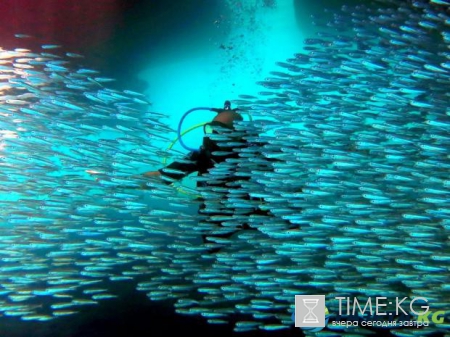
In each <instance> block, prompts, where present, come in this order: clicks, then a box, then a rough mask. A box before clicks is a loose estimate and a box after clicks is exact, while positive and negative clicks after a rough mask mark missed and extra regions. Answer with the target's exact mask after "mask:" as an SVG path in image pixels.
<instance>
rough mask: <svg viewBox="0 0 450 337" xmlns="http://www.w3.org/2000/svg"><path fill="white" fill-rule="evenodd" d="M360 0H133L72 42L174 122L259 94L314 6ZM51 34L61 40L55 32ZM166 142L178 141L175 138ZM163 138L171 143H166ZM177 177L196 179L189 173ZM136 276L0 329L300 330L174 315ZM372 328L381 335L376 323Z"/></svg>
mask: <svg viewBox="0 0 450 337" xmlns="http://www.w3.org/2000/svg"><path fill="white" fill-rule="evenodd" d="M357 3H367V1H333V0H327V1H323V2H320V4H319V2H318V1H309V0H304V1H302V0H295V1H293V0H292V1H291V0H253V1H250V0H248V1H245V0H242V1H238V0H228V1H225V0H223V1H219V0H215V1H211V0H188V1H183V0H179V1H150V0H147V1H145V0H143V1H134V2H132V3H130V5H129V6H124V7H123V8H122V9H121V11H119V17H120V18H119V19H117V18H116V21H113V22H112V23H111V25H112V27H108V29H110V30H111V32H112V33H111V34H110V35H109V36H108V37H107V38H104V39H102V40H101V41H100V43H99V44H98V45H96V46H91V47H89V48H86V47H84V46H83V44H84V43H85V44H86V45H90V43H87V42H86V41H82V40H80V41H76V42H75V43H74V44H73V45H72V46H71V47H72V49H75V50H76V49H77V47H78V48H79V50H81V51H83V54H84V55H85V57H86V58H85V59H84V60H83V62H84V64H85V66H86V67H94V68H96V69H99V70H101V71H102V73H103V74H104V75H105V76H109V77H113V78H115V79H117V81H116V82H115V83H113V84H111V86H112V87H116V88H119V89H131V90H136V91H139V92H143V93H145V94H146V96H147V97H149V99H150V100H151V101H152V105H153V109H154V110H156V111H161V112H164V113H166V114H168V115H169V116H170V118H169V124H171V126H173V127H174V128H176V125H177V123H178V120H179V119H180V117H181V116H182V114H183V113H184V112H185V111H186V110H188V109H190V108H193V107H197V106H210V107H221V106H222V104H223V101H224V100H227V99H236V98H238V95H239V94H243V93H245V94H257V92H258V91H260V90H261V88H260V86H258V85H256V82H257V81H261V80H263V79H264V78H265V77H267V76H268V74H269V72H270V71H273V70H274V63H275V62H276V61H283V60H284V59H286V58H288V57H290V56H291V55H292V54H293V53H295V52H296V51H298V50H299V49H301V48H302V40H303V38H305V37H306V36H309V35H312V34H313V33H314V32H315V31H314V30H315V28H314V27H313V25H312V20H313V19H312V18H311V15H316V16H317V15H325V14H320V13H322V12H321V10H322V9H323V7H328V8H330V12H329V13H328V15H331V14H330V13H332V11H333V9H336V8H339V7H340V6H341V5H342V4H357ZM18 15H20V13H18ZM13 28H14V29H17V27H11V29H13ZM111 28H112V29H111ZM99 29H106V28H105V27H99ZM13 33H14V32H13ZM67 34H70V32H67ZM46 38H47V37H46V36H41V37H40V39H41V40H45V39H46ZM51 38H52V37H50V36H49V37H48V39H51ZM85 39H87V40H89V36H86V37H85ZM51 42H52V43H58V42H59V41H57V39H55V38H53V41H51ZM77 43H78V45H77ZM212 117H214V114H212V113H207V112H206V113H199V114H195V115H192V116H190V117H189V118H188V119H187V120H186V125H187V127H189V126H192V125H197V124H199V123H204V122H206V121H208V120H210V119H211V118H212ZM245 118H246V119H248V118H249V117H248V116H246V117H245ZM187 127H186V128H187ZM186 128H185V129H186ZM200 136H201V128H199V129H197V130H195V131H193V132H190V133H188V134H186V137H184V139H185V141H186V142H187V143H189V144H191V145H192V146H198V145H199V139H201V138H200ZM173 145H174V149H177V150H183V148H182V147H181V146H180V144H179V143H175V142H174V144H173ZM161 146H162V147H163V148H167V147H169V146H171V144H170V143H164V142H163V143H161ZM163 163H164V159H163V158H161V165H162V164H163ZM157 168H158V167H155V168H154V169H157ZM184 184H185V185H186V186H188V187H192V186H193V183H192V182H190V181H189V180H187V181H185V182H184ZM152 202H154V201H152ZM193 212H195V210H193ZM139 281H140V280H139V278H137V279H136V280H134V281H132V282H117V283H115V284H113V286H112V287H113V290H112V291H111V292H112V293H115V294H118V295H119V297H118V298H117V299H113V300H108V301H103V302H100V304H99V305H97V306H93V307H88V308H82V309H80V310H79V311H80V312H79V313H78V314H76V315H72V316H69V317H65V318H60V319H57V320H54V321H50V322H46V323H41V322H23V321H21V320H20V319H19V318H7V319H3V318H0V324H1V325H0V337H3V336H5V337H22V336H23V337H25V336H33V337H103V336H104V337H106V336H111V337H112V336H124V337H125V336H133V337H134V336H136V337H140V336H149V337H153V336H184V335H188V334H189V335H195V336H217V337H219V336H242V337H247V336H280V337H282V336H302V335H303V333H302V332H301V330H300V329H296V328H292V329H290V330H283V331H276V332H263V331H258V332H249V333H239V334H238V333H234V332H233V325H232V324H229V325H220V326H214V325H211V324H207V323H206V320H205V319H204V318H202V317H200V316H181V315H177V314H175V312H174V310H173V306H172V303H173V302H170V301H167V302H163V303H159V302H158V303H154V302H151V301H150V300H149V299H148V297H147V296H146V294H145V293H143V292H138V291H136V290H135V286H136V284H137V283H138V282H139ZM235 318H236V320H237V319H238V317H235ZM373 335H374V336H375V335H378V336H385V335H388V334H387V333H385V332H380V331H376V332H375V331H374V334H373Z"/></svg>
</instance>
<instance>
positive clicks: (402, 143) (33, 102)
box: [0, 0, 450, 337]
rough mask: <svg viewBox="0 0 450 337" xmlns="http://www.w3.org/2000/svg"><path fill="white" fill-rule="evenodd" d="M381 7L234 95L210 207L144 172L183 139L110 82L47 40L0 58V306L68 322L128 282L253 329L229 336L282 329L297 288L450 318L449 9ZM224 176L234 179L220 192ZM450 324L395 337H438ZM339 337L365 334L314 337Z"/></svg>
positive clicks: (439, 3) (364, 10) (320, 23)
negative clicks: (418, 302) (380, 299)
mask: <svg viewBox="0 0 450 337" xmlns="http://www.w3.org/2000/svg"><path fill="white" fill-rule="evenodd" d="M375 4H376V6H370V4H368V5H366V6H362V5H361V6H356V7H350V6H343V7H342V10H341V11H340V12H338V13H332V17H333V18H332V20H324V19H323V18H317V19H315V20H316V25H317V28H318V29H319V32H318V33H317V36H316V37H314V38H308V39H306V40H305V41H304V46H303V51H301V52H299V53H298V54H295V55H293V57H292V58H290V59H288V60H286V61H284V62H278V64H277V65H278V66H279V67H280V69H279V70H277V71H273V72H271V77H269V78H266V79H265V80H264V81H261V82H259V83H258V84H260V85H261V86H262V87H264V89H263V91H261V92H260V93H259V95H258V97H256V96H250V95H240V97H239V99H236V100H234V103H235V104H236V105H237V106H238V107H239V108H240V109H242V110H243V112H247V113H250V114H251V115H252V116H253V117H254V119H255V120H254V121H253V122H249V121H242V122H239V123H237V126H236V131H233V132H229V134H228V135H226V134H225V135H224V134H222V135H217V136H211V137H216V139H215V140H216V141H218V142H221V143H223V145H224V146H225V147H226V146H229V147H230V146H232V147H233V146H234V150H235V151H238V152H239V158H237V159H233V160H227V161H226V162H224V163H220V164H218V165H217V166H216V167H215V168H214V169H212V170H210V172H209V173H208V174H207V175H204V176H202V177H198V178H197V180H206V181H208V182H209V185H207V186H206V187H202V188H199V189H198V190H197V192H196V193H199V194H200V195H201V196H202V197H203V198H204V200H205V205H206V207H205V209H204V210H203V211H202V213H201V214H196V213H195V212H194V213H192V212H189V210H188V209H189V208H190V207H194V208H195V207H196V205H197V201H196V200H193V199H192V198H187V197H186V196H185V195H183V194H180V193H178V191H177V189H175V188H174V187H173V186H170V185H168V184H166V183H165V182H164V181H162V180H160V179H154V178H146V177H143V176H142V175H140V174H137V172H144V171H145V170H144V168H148V167H154V166H155V165H156V166H157V165H160V164H161V162H160V160H159V158H161V157H164V158H168V159H170V160H183V153H180V152H178V151H173V150H171V149H167V150H164V149H165V148H166V147H167V144H168V142H170V141H172V139H173V137H175V133H174V131H173V130H172V129H171V128H170V126H169V125H167V124H165V123H163V122H162V121H161V120H162V119H164V117H165V115H164V114H162V113H157V112H154V111H152V109H151V104H150V103H149V102H148V100H147V98H146V97H145V96H143V95H142V94H140V93H136V92H133V91H128V90H123V91H119V90H113V89H108V88H107V86H108V82H110V81H112V79H109V78H104V77H101V75H100V74H98V72H96V71H95V70H91V69H85V68H77V67H76V64H77V62H79V59H81V55H77V54H71V53H66V54H61V53H60V52H58V51H59V50H60V49H61V48H58V46H55V45H45V46H43V49H45V50H44V51H43V52H40V53H37V52H34V51H30V50H27V49H16V50H14V51H7V50H0V80H1V83H0V94H1V100H0V114H1V122H0V123H1V131H0V132H1V137H0V141H1V142H0V165H1V168H2V169H1V170H0V176H1V180H2V187H1V194H0V212H1V213H0V214H1V217H0V260H1V264H0V313H2V314H3V315H4V316H19V317H20V318H21V319H22V320H39V321H46V320H51V319H54V318H56V317H58V316H66V315H72V314H76V313H77V312H78V311H80V310H82V309H81V308H82V307H83V306H85V305H95V304H97V303H98V302H99V301H101V300H107V299H109V298H114V297H115V296H117V295H115V294H113V293H112V292H111V291H109V289H108V282H127V281H128V282H136V284H137V289H138V290H140V291H144V292H146V293H147V295H148V297H149V298H150V299H151V300H154V301H159V300H167V299H171V300H175V301H176V302H175V309H176V311H177V312H178V313H180V314H183V315H202V316H204V317H205V318H206V319H207V320H208V322H209V323H211V324H227V323H228V322H229V321H230V320H231V318H230V317H232V316H233V315H235V314H242V316H240V317H247V318H246V319H245V320H241V321H237V322H235V331H251V330H258V329H260V330H267V331H273V330H280V329H289V328H291V327H292V326H293V320H292V313H293V311H294V295H300V294H305V295H308V294H324V295H326V297H327V299H330V298H334V297H339V296H341V297H358V298H360V299H364V298H367V297H375V296H387V297H389V298H392V297H400V298H403V297H407V298H408V299H407V300H406V301H405V302H404V303H405V307H406V306H407V303H409V302H408V301H410V300H411V299H412V298H413V297H414V296H422V297H426V298H427V299H428V301H429V305H430V308H431V309H432V310H434V311H437V310H446V309H447V306H448V304H449V303H450V286H449V284H450V275H449V271H450V263H449V262H450V245H449V233H450V179H449V178H448V172H449V168H450V151H449V149H450V133H449V131H448V130H449V126H450V108H449V107H448V102H449V95H450V94H449V93H450V90H449V89H450V86H449V84H450V75H449V74H450V50H449V46H450V28H449V26H450V14H449V12H448V9H447V8H448V5H449V1H446V0H430V1H429V2H420V1H399V0H398V1H397V0H386V1H379V2H375ZM324 17H326V16H324ZM18 37H22V36H18ZM236 138H243V139H245V140H246V141H247V142H249V143H250V144H251V145H252V146H245V147H242V146H239V142H236ZM223 154H226V152H224V153H223ZM230 176H233V177H243V179H242V180H236V179H234V180H233V182H231V183H229V184H228V187H223V183H224V182H226V180H227V179H228V178H229V177H230ZM215 185H216V186H215ZM143 186H144V187H145V188H142V187H143ZM162 206H164V207H162ZM255 209H260V210H262V211H264V212H259V213H257V214H255V212H254V210H255ZM208 213H211V215H208ZM217 214H220V215H217ZM218 222H220V223H221V226H217V223H218ZM242 224H246V225H247V228H249V229H247V230H238V229H240V228H241V226H242ZM236 231H237V232H236ZM235 232H236V233H235ZM229 233H235V234H233V235H232V236H231V237H228V236H227V235H225V236H224V235H223V234H229ZM202 236H206V237H207V238H208V240H207V241H206V242H204V241H202V240H201V237H202ZM212 250H218V251H214V252H212ZM39 298H43V299H45V301H44V300H43V301H42V302H43V303H44V302H45V304H44V305H43V304H36V303H38V302H39V301H38V299H39ZM327 307H328V309H329V311H330V313H331V314H333V313H336V312H337V311H338V301H330V302H327ZM449 315H450V312H447V314H446V317H445V321H444V322H443V323H433V322H430V326H429V327H426V328H424V329H421V330H418V329H417V328H415V327H411V328H402V329H392V330H391V333H392V334H394V335H396V336H417V335H418V333H419V334H420V335H426V334H431V333H436V332H443V333H447V334H449V328H450V323H449V320H450V317H449ZM0 319H4V318H0ZM344 331H345V332H346V336H360V335H366V334H370V333H371V332H372V331H370V330H368V329H363V328H348V329H345V328H342V327H340V328H339V329H337V328H334V329H332V328H328V329H325V330H322V331H320V332H309V331H305V333H306V334H311V335H317V336H327V337H328V336H340V335H342V334H343V333H344Z"/></svg>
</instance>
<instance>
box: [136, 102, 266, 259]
mask: <svg viewBox="0 0 450 337" xmlns="http://www.w3.org/2000/svg"><path fill="white" fill-rule="evenodd" d="M198 109H200V110H204V109H206V108H198ZM192 110H195V109H192ZM209 110H210V111H214V112H217V115H216V116H215V117H214V118H213V120H212V121H211V122H209V123H206V124H205V125H204V131H205V136H204V137H203V143H202V146H201V147H200V149H198V150H196V149H191V148H189V147H187V146H186V145H185V144H184V143H183V142H182V139H181V137H180V130H181V128H180V127H179V130H178V131H179V137H180V139H179V140H180V143H181V145H183V147H185V148H186V149H188V150H191V152H190V153H189V154H188V155H187V156H186V157H185V158H183V160H181V161H179V162H177V161H175V162H173V163H171V164H169V165H168V166H166V167H163V168H161V169H159V170H157V171H150V172H146V173H144V174H143V175H144V176H147V177H160V178H162V179H163V180H164V181H165V182H166V183H168V184H170V183H172V182H174V181H178V180H181V179H182V178H184V177H186V176H187V175H189V174H191V173H193V172H198V176H202V175H204V174H206V173H207V172H208V171H209V170H210V169H212V168H214V167H215V166H216V165H218V164H220V163H222V162H224V161H226V160H227V159H230V158H239V152H238V151H233V150H236V148H240V147H246V146H249V143H248V142H247V141H246V140H244V139H243V138H241V137H239V136H236V133H237V132H236V130H235V128H234V122H235V121H242V120H243V117H242V115H241V114H240V113H238V112H237V111H238V109H231V103H230V102H229V101H225V104H224V107H223V108H222V109H217V108H210V109H209ZM189 112H191V110H189V111H188V112H187V113H186V114H185V116H183V118H182V119H181V121H180V125H179V126H181V123H182V121H183V119H184V117H186V115H187V114H188V113H189ZM233 133H234V135H233ZM227 134H228V135H229V136H227ZM210 135H219V136H220V135H225V139H227V140H226V141H228V142H230V141H231V142H232V145H233V146H224V145H223V143H222V144H220V145H219V144H218V143H217V142H216V141H215V140H214V139H215V138H214V136H211V137H210ZM219 138H220V137H219ZM248 179H249V177H243V176H234V175H233V172H230V173H229V174H227V176H226V178H223V179H217V180H216V179H214V181H213V182H211V183H212V185H213V186H214V187H224V188H225V190H229V189H233V188H239V187H236V186H239V184H238V183H237V182H238V181H239V180H240V181H242V180H248ZM230 183H231V184H230ZM208 185H209V182H208V181H205V180H201V181H197V187H206V186H208ZM224 196H225V194H224ZM246 199H247V200H250V199H252V198H251V197H250V196H247V198H246ZM200 201H201V204H200V207H199V210H198V212H199V214H205V215H206V217H207V218H208V223H213V224H216V225H217V226H218V228H219V227H223V226H222V225H221V222H220V221H215V220H213V219H212V218H211V217H212V216H215V215H216V216H224V215H230V214H233V210H230V209H225V210H217V211H215V212H211V211H207V209H206V208H207V205H206V204H205V201H204V200H203V199H201V198H200ZM214 201H220V197H219V200H214ZM251 214H258V215H268V212H267V211H264V210H261V209H259V208H257V207H255V209H252V210H251ZM242 229H253V228H251V227H249V226H248V224H245V223H243V224H241V225H240V226H237V227H236V229H231V230H230V231H228V233H227V232H226V231H225V233H220V234H208V235H202V238H203V242H204V243H211V242H212V243H214V238H222V239H223V238H229V237H231V236H232V235H233V234H235V233H236V232H239V231H240V230H242ZM219 250H220V248H217V249H212V250H211V252H217V251H219Z"/></svg>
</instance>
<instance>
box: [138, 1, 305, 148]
mask: <svg viewBox="0 0 450 337" xmlns="http://www.w3.org/2000/svg"><path fill="white" fill-rule="evenodd" d="M227 3H228V4H229V11H228V13H223V15H219V16H218V17H217V18H210V17H208V18H200V20H207V22H210V29H211V33H210V34H211V38H210V39H209V41H208V45H206V46H205V45H204V44H203V42H200V43H202V45H200V44H199V43H198V42H197V40H196V36H194V35H193V34H192V36H186V35H185V34H184V33H183V32H180V33H179V34H180V35H181V36H183V38H181V39H177V40H176V41H174V42H173V44H174V46H169V45H168V44H167V43H166V44H165V46H164V48H165V49H164V50H159V51H158V52H157V54H158V55H155V57H157V59H158V63H157V64H155V62H153V63H152V64H150V63H149V68H147V69H146V70H145V71H143V72H142V73H141V77H142V78H143V79H144V80H146V81H148V83H149V89H148V91H147V92H146V95H147V96H148V98H149V99H150V100H151V101H152V102H153V108H154V109H155V110H158V111H162V112H164V113H167V114H170V115H171V121H170V124H171V125H173V127H174V128H176V126H177V123H178V121H179V119H180V117H181V115H182V114H183V113H184V112H185V111H186V110H188V109H190V108H193V107H196V106H214V107H220V106H221V105H222V104H223V101H224V100H225V99H236V98H238V95H239V94H253V95H257V93H258V92H259V91H261V90H263V89H264V88H263V87H261V86H259V85H256V84H255V82H257V81H262V80H264V78H265V77H267V76H268V75H269V72H270V71H274V70H282V69H281V68H279V67H277V66H276V65H275V62H277V61H284V60H285V59H287V58H289V57H292V55H293V53H295V52H298V50H299V49H300V48H301V47H302V40H303V35H304V34H305V32H301V31H300V29H299V27H298V25H297V23H296V17H295V9H294V3H293V1H291V0H276V1H269V0H240V1H237V0H227ZM305 10H306V8H305ZM208 24H209V23H208ZM218 30H219V31H220V30H222V31H221V32H220V33H218ZM183 34H184V35H183ZM198 34H199V35H202V36H203V34H204V32H200V31H199V32H198ZM305 35H306V34H305ZM175 44H176V45H175ZM174 49H176V50H179V53H177V54H176V57H174V53H173V50H174ZM193 49H194V50H201V52H200V53H198V52H197V53H195V52H188V51H192V50H193ZM162 56H166V57H162ZM213 116H214V114H213V113H208V112H206V113H194V114H192V116H189V118H187V119H186V121H185V122H186V126H185V127H184V129H186V128H188V127H189V126H192V125H195V124H197V123H200V122H204V121H207V120H210V119H211V118H212V117H213ZM183 139H184V140H185V143H187V144H189V145H192V146H197V145H200V139H201V129H199V130H198V131H197V132H191V133H189V134H188V135H186V136H185V137H184V138H183ZM175 148H176V149H179V148H180V147H179V145H177V146H176V147H175Z"/></svg>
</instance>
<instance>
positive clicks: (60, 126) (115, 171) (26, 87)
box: [0, 35, 189, 321]
mask: <svg viewBox="0 0 450 337" xmlns="http://www.w3.org/2000/svg"><path fill="white" fill-rule="evenodd" d="M17 37H18V38H26V36H23V35H17ZM42 48H43V49H44V51H43V52H40V53H35V52H32V51H30V50H28V49H24V48H17V49H15V50H13V51H7V50H3V49H0V79H1V82H0V95H1V100H0V116H1V120H0V128H1V131H0V132H1V134H0V166H1V170H0V177H1V182H2V183H1V191H0V259H1V264H0V312H1V313H2V314H3V315H5V316H19V317H20V318H21V319H22V320H39V321H46V320H50V319H53V318H55V317H58V316H65V315H70V314H73V313H75V312H77V310H78V309H79V308H80V307H82V306H86V305H92V304H96V303H97V302H98V301H99V300H102V299H108V298H113V297H115V296H116V295H114V294H111V293H108V289H107V287H105V285H104V284H102V283H101V282H102V280H109V281H125V280H133V279H134V278H136V277H139V276H142V275H148V274H151V273H154V272H155V271H157V270H159V269H160V268H161V265H165V264H166V263H165V262H164V261H163V259H164V256H158V252H157V248H158V247H160V246H161V245H163V243H164V244H167V239H164V240H163V236H162V235H161V228H162V227H163V225H162V224H163V222H161V221H159V218H160V216H161V214H162V213H161V211H159V210H158V208H157V207H156V206H155V205H156V204H155V203H157V200H164V201H165V202H166V201H168V202H169V205H174V206H172V210H171V211H166V213H164V215H167V214H177V213H176V210H177V209H180V208H181V209H184V208H185V207H186V206H187V205H188V204H189V203H188V202H186V200H185V199H186V198H184V197H180V196H177V195H176V190H175V189H174V188H173V187H169V186H167V185H166V184H164V183H163V182H161V181H154V182H152V181H151V180H149V179H143V177H142V176H141V175H139V174H137V173H138V172H143V171H145V168H147V169H148V167H149V166H154V165H155V164H159V165H161V160H160V158H169V159H172V158H177V157H178V156H179V155H177V153H176V152H175V151H173V150H167V151H166V150H163V149H164V148H163V147H161V146H160V145H159V144H158V142H164V144H167V141H168V140H172V138H173V137H174V135H173V134H171V133H172V130H171V129H170V128H169V127H168V126H167V125H165V124H164V123H162V122H161V119H162V117H164V115H163V114H160V113H157V112H153V111H151V110H150V104H149V102H148V101H147V99H146V98H145V96H144V95H142V94H140V93H136V92H133V91H128V90H124V91H119V90H113V89H108V88H106V87H105V85H106V84H107V83H108V82H110V81H112V79H110V78H105V77H101V76H99V75H98V72H97V71H95V70H92V69H86V68H80V67H76V64H78V62H73V61H74V60H78V59H80V58H81V57H82V56H81V55H77V54H73V53H67V54H61V53H58V50H59V48H58V46H56V45H44V46H42ZM50 51H51V52H50ZM166 147H167V145H166ZM144 184H146V185H145V188H146V190H145V192H146V194H147V196H148V195H153V197H152V199H150V200H148V198H147V199H146V198H145V196H143V195H142V193H141V194H139V190H137V189H136V188H139V189H141V187H142V186H143V185H144ZM124 188H126V189H124ZM133 188H134V189H133ZM130 191H131V193H130ZM177 207H178V208H177ZM150 211H151V212H150ZM183 219H184V220H185V221H186V223H188V221H189V219H188V216H187V215H186V216H184V217H183ZM136 224H137V226H136ZM155 226H156V227H157V228H155ZM149 232H151V233H153V235H152V236H149V235H148V233H149ZM164 237H167V231H164ZM150 252H152V255H150ZM142 260H144V261H145V263H144V264H143V263H140V261H142ZM118 267H120V268H118ZM41 302H42V303H41Z"/></svg>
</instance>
